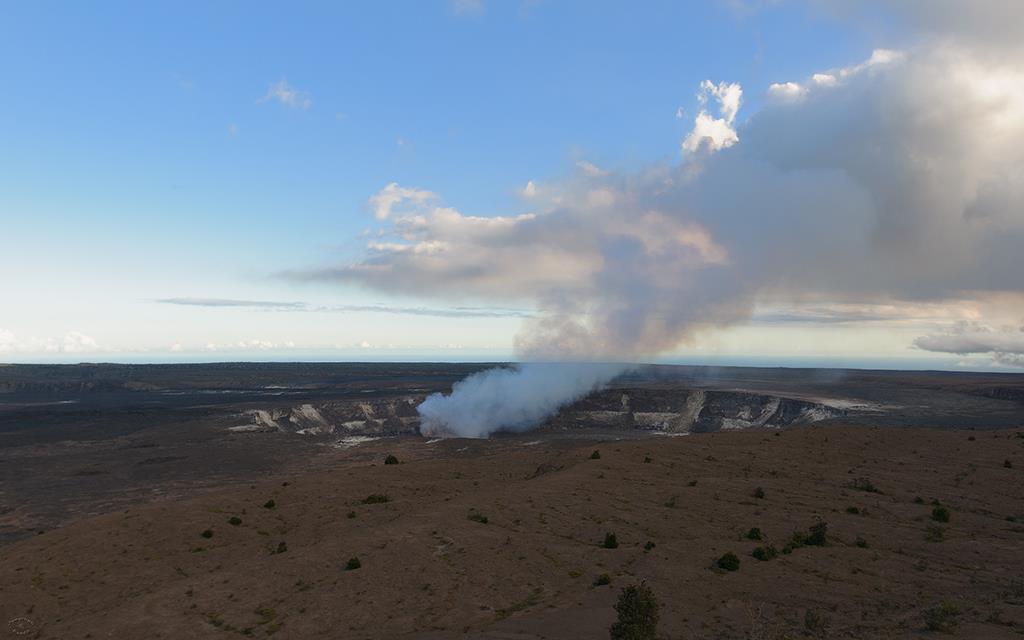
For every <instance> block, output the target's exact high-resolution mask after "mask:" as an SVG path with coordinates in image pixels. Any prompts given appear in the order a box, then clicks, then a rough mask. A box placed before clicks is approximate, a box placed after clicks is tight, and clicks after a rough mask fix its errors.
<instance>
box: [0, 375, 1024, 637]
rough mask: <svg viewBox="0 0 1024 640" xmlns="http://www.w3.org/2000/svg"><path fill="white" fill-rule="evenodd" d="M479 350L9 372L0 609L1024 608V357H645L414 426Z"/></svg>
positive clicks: (338, 633) (363, 621)
mask: <svg viewBox="0 0 1024 640" xmlns="http://www.w3.org/2000/svg"><path fill="white" fill-rule="evenodd" d="M491 366H494V365H488V364H472V365H468V364H467V365H453V364H216V365H145V366H141V365H140V366H128V365H76V366H41V365H32V366H29V365H11V366H3V367H0V447H2V449H0V474H2V475H0V477H2V484H0V527H2V528H0V533H2V536H3V538H2V544H0V560H2V562H0V595H2V598H0V600H2V605H0V614H3V615H4V616H6V618H5V619H11V620H14V619H16V618H18V619H20V618H26V619H29V620H31V622H32V625H33V627H32V628H33V632H34V633H37V634H38V635H37V636H36V637H43V638H51V637H52V638H69V637H85V636H86V634H91V636H92V637H106V636H107V635H109V634H113V636H115V637H122V638H136V637H137V638H153V637H231V636H233V635H234V634H235V633H239V634H242V635H248V636H256V637H267V636H269V635H275V634H279V635H278V637H286V638H291V637H294V638H304V637H354V638H360V637H367V638H369V637H399V636H408V637H425V638H447V637H465V636H466V635H468V636H469V637H486V638H574V637H599V636H601V635H603V634H606V630H607V628H608V625H609V624H610V623H611V620H612V619H613V618H614V610H613V609H612V604H614V600H615V595H616V594H617V592H618V588H619V587H621V586H625V585H626V584H628V583H632V582H637V581H639V580H646V581H647V582H648V584H650V585H651V587H652V588H653V590H654V592H655V593H656V595H658V597H659V599H660V600H661V602H662V607H663V617H662V627H661V628H662V630H663V633H664V634H667V635H666V637H673V638H675V637H682V638H698V637H699V638H749V637H766V638H775V637H793V638H802V637H908V638H909V637H919V636H920V635H921V634H923V633H925V631H924V630H925V629H926V628H927V626H928V616H930V615H946V614H944V613H942V612H943V611H945V610H944V609H942V607H944V606H946V605H947V604H949V605H950V607H953V608H955V609H956V611H957V613H956V614H955V615H954V614H948V615H949V616H950V618H949V623H950V626H949V629H950V630H952V632H953V633H955V634H958V635H960V636H961V637H986V638H988V637H992V638H999V637H1016V636H1015V635H1014V634H1019V633H1020V630H1021V629H1022V628H1024V582H1022V581H1021V572H1022V569H1024V555H1022V554H1024V551H1022V550H1024V524H1022V523H1024V498H1022V494H1021V491H1020V487H1021V486H1024V485H1022V482H1024V476H1021V473H1022V470H1024V455H1022V454H1024V376H1020V375H1012V374H973V373H943V372H891V371H853V370H801V369H757V368H706V367H683V366H648V367H641V368H637V369H634V370H631V371H630V372H628V373H626V374H624V375H622V376H620V377H618V378H616V379H615V380H614V381H613V382H612V383H611V384H610V385H609V386H608V387H607V388H604V389H602V390H599V391H596V392H594V393H591V394H589V395H587V396H585V397H583V398H581V399H579V400H578V401H576V402H574V403H572V404H571V405H569V406H567V407H564V408H562V409H561V410H560V411H558V412H557V413H556V414H555V415H553V416H551V417H550V418H548V419H547V420H545V421H544V423H543V424H541V425H540V426H539V427H538V428H536V429H533V430H530V431H527V432H523V433H514V434H512V433H499V434H497V435H496V436H494V437H492V438H490V439H466V438H449V439H438V438H432V437H429V438H428V437H424V436H421V435H419V427H420V415H419V413H418V412H417V406H418V405H419V403H420V402H422V401H423V400H424V399H425V398H426V397H427V396H428V395H430V394H432V393H436V392H448V391H449V390H450V389H451V388H452V386H453V384H455V383H456V382H457V381H458V380H460V379H463V378H464V377H466V376H467V375H470V374H472V373H475V372H478V371H482V370H485V369H487V368H488V367H491ZM595 451H597V452H598V453H599V455H598V456H597V457H596V458H595V457H593V456H594V452H595ZM388 455H394V456H395V457H396V458H397V461H398V462H399V464H397V465H392V464H384V460H385V458H386V457H387V456H388ZM758 489H760V492H759V491H758ZM759 495H760V496H763V497H758V496H759ZM372 496H378V497H379V498H380V501H379V502H375V501H374V500H371V499H370V498H371V497H372ZM384 497H386V499H384ZM271 502H272V504H271ZM268 504H271V506H269V507H268V506H267V505H268ZM937 506H942V507H945V508H947V509H948V510H949V511H950V512H951V514H952V517H951V518H950V520H949V521H948V522H940V521H938V520H935V519H933V509H935V508H937ZM818 522H825V523H827V525H828V533H827V537H826V544H825V545H822V546H818V545H805V546H801V547H797V548H795V549H791V550H790V551H791V553H783V549H785V548H786V546H787V545H788V544H789V543H791V542H792V540H793V535H794V533H799V532H801V531H803V532H806V531H808V530H809V527H811V526H813V525H815V524H816V523H818ZM752 528H757V529H759V530H760V532H761V533H760V535H761V536H762V539H761V540H754V539H751V537H750V535H749V534H750V530H751V529H752ZM607 533H615V534H616V536H617V538H618V540H619V543H620V544H619V547H618V548H617V549H604V548H601V545H602V541H603V539H604V536H605V534H607ZM768 547H772V548H773V549H775V551H776V552H777V556H776V557H774V558H772V559H770V560H758V559H756V558H755V557H754V556H753V555H752V554H753V553H755V550H756V549H758V548H762V549H767V548H768ZM728 552H732V553H735V554H737V557H738V558H739V559H740V568H739V570H738V571H734V572H733V571H723V570H721V569H719V568H718V567H717V565H716V562H717V559H719V558H721V557H722V556H723V554H725V553H728ZM765 553H766V552H765ZM352 558H357V559H358V560H359V564H360V567H359V568H357V569H349V570H346V566H347V564H348V561H349V560H350V559H352ZM606 574H607V578H608V580H609V581H610V585H602V584H599V583H600V582H602V581H603V578H602V577H603V576H605V575H606ZM935 612H938V613H935ZM822 633H825V634H826V635H821V634H822ZM757 634H761V635H757ZM786 634H789V635H786ZM814 634H818V635H814Z"/></svg>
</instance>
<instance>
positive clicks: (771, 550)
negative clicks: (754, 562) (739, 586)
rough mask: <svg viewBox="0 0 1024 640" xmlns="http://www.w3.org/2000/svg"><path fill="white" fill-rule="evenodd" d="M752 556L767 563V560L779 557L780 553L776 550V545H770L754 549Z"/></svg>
mask: <svg viewBox="0 0 1024 640" xmlns="http://www.w3.org/2000/svg"><path fill="white" fill-rule="evenodd" d="M750 555H752V556H754V558H756V559H758V560H760V561H762V562H764V561H767V560H771V559H772V558H774V557H775V556H777V555H779V553H778V552H777V551H776V550H775V545H771V544H770V545H768V546H765V547H758V548H756V549H754V550H753V551H752V552H751V554H750Z"/></svg>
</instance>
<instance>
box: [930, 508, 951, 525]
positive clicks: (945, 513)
mask: <svg viewBox="0 0 1024 640" xmlns="http://www.w3.org/2000/svg"><path fill="white" fill-rule="evenodd" d="M932 520H934V521H935V522H949V509H947V508H946V507H943V506H941V505H940V506H938V507H935V508H933V509H932Z"/></svg>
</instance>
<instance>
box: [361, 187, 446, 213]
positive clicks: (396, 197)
mask: <svg viewBox="0 0 1024 640" xmlns="http://www.w3.org/2000/svg"><path fill="white" fill-rule="evenodd" d="M436 197H437V196H436V195H435V194H434V193H432V192H430V191H425V190H423V189H416V188H412V187H401V186H399V185H398V183H397V182H391V183H388V184H387V185H385V187H384V188H383V189H381V190H380V191H378V192H377V193H376V195H373V196H371V197H370V207H371V208H372V209H373V215H374V216H376V218H377V219H378V220H384V219H386V218H387V217H388V216H390V215H391V212H392V210H393V209H394V208H395V207H396V206H398V205H400V204H402V203H404V202H407V203H409V204H411V205H413V206H414V207H416V206H422V205H424V204H426V203H428V202H430V201H431V200H434V199H435V198H436Z"/></svg>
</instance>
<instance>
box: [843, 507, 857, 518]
mask: <svg viewBox="0 0 1024 640" xmlns="http://www.w3.org/2000/svg"><path fill="white" fill-rule="evenodd" d="M846 513H849V514H852V515H855V516H859V515H860V509H858V508H857V507H846Z"/></svg>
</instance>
